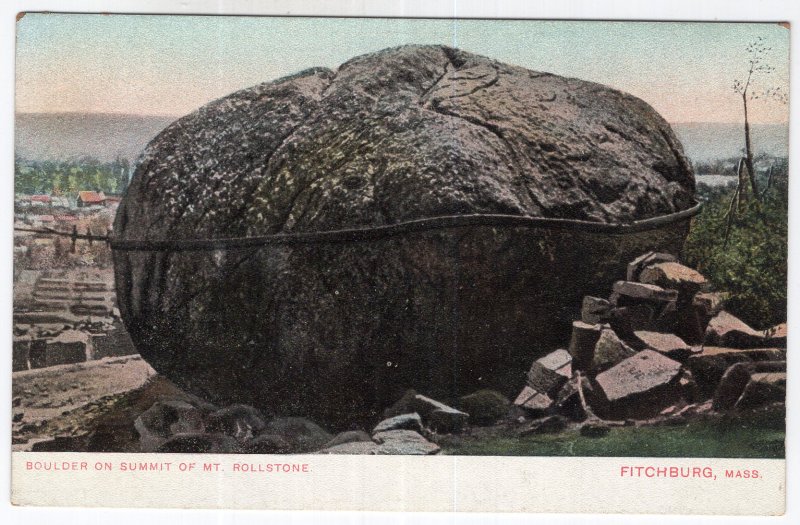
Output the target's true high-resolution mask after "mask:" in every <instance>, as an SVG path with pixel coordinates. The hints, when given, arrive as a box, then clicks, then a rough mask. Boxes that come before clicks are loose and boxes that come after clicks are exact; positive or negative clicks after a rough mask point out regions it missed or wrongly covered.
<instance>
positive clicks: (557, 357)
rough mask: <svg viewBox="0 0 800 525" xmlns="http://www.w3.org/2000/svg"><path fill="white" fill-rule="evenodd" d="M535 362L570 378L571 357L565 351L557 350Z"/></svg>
mask: <svg viewBox="0 0 800 525" xmlns="http://www.w3.org/2000/svg"><path fill="white" fill-rule="evenodd" d="M536 362H537V363H539V364H541V365H543V366H544V367H545V368H549V369H550V370H552V371H553V372H555V373H557V374H560V375H562V376H564V377H572V355H570V353H569V352H568V351H567V350H564V349H558V350H556V351H555V352H551V353H549V354H547V355H546V356H544V357H542V358H539V359H537V360H536Z"/></svg>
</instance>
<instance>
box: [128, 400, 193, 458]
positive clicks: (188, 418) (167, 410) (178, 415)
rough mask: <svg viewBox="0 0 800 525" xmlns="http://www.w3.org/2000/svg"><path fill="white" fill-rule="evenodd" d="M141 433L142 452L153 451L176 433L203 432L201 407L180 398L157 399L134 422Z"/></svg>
mask: <svg viewBox="0 0 800 525" xmlns="http://www.w3.org/2000/svg"><path fill="white" fill-rule="evenodd" d="M133 426H134V428H136V431H137V432H138V433H139V446H140V449H141V451H142V452H153V451H155V450H157V449H158V448H159V447H160V446H161V445H163V444H164V443H165V442H166V441H167V440H168V439H169V438H170V437H172V436H174V435H175V434H183V433H192V432H202V431H203V430H204V428H205V427H204V425H203V416H202V413H201V412H200V410H199V409H197V408H196V407H194V406H193V405H191V404H189V403H187V402H185V401H180V400H164V401H157V402H156V403H153V405H152V406H151V407H150V408H148V409H147V410H145V411H144V412H142V413H141V414H140V415H139V417H137V418H136V420H135V421H134V423H133Z"/></svg>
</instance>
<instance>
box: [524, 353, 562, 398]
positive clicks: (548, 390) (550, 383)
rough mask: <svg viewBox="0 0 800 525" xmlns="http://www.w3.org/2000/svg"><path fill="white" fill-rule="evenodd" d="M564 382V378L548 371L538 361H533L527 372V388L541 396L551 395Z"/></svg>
mask: <svg viewBox="0 0 800 525" xmlns="http://www.w3.org/2000/svg"><path fill="white" fill-rule="evenodd" d="M566 382H567V377H566V376H564V375H562V374H559V373H558V372H555V371H553V370H550V369H549V368H547V367H546V366H544V365H543V364H541V363H540V362H539V361H534V362H533V363H532V364H531V369H530V370H529V371H528V381H527V383H528V386H529V387H531V388H533V389H534V390H536V391H537V392H541V393H542V394H547V395H553V394H555V393H556V392H558V390H559V389H560V388H561V387H562V386H563V385H564V383H566Z"/></svg>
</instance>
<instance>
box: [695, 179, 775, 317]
mask: <svg viewBox="0 0 800 525" xmlns="http://www.w3.org/2000/svg"><path fill="white" fill-rule="evenodd" d="M732 195H733V190H731V189H728V190H726V191H722V192H715V193H714V194H712V195H711V196H710V197H709V200H708V201H707V203H706V205H705V206H704V209H703V211H702V212H701V213H700V215H698V216H697V217H696V218H695V219H694V222H693V224H692V228H691V230H690V233H689V237H688V239H687V240H686V244H685V246H684V260H685V261H686V263H688V264H689V265H691V266H693V267H695V268H697V270H698V271H699V272H701V273H702V274H704V275H705V276H706V277H707V278H708V279H709V280H710V281H711V283H712V285H713V286H714V288H715V289H716V290H720V291H727V292H730V294H731V298H730V300H729V301H728V302H727V303H726V309H727V310H729V311H730V312H731V313H733V314H734V315H736V316H737V317H740V318H741V319H742V320H743V321H745V322H747V323H748V324H750V325H751V326H753V327H754V328H761V329H763V328H767V327H769V326H773V325H775V324H777V323H780V322H784V321H785V320H786V291H787V280H786V278H787V241H788V235H787V234H788V213H787V209H788V207H787V204H788V192H787V191H786V183H785V173H784V172H783V171H782V170H781V172H780V174H779V175H778V176H776V180H775V181H774V182H773V185H772V187H771V188H770V189H769V191H768V193H767V195H766V196H765V197H764V199H763V200H755V199H750V200H749V201H747V202H746V203H745V204H744V205H743V206H742V207H741V208H740V209H739V210H738V212H737V213H736V214H735V215H734V217H735V218H734V220H733V223H732V226H731V228H730V235H729V238H728V241H727V244H726V242H725V231H726V223H727V220H726V212H727V210H728V208H729V203H730V201H731V197H732Z"/></svg>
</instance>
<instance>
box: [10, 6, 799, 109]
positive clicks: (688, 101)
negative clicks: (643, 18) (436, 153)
mask: <svg viewBox="0 0 800 525" xmlns="http://www.w3.org/2000/svg"><path fill="white" fill-rule="evenodd" d="M17 31H18V34H17V84H16V85H17V111H21V112H62V111H80V112H107V113H141V114H161V115H181V114H185V113H188V112H189V111H192V110H194V109H195V108H197V107H199V106H201V105H203V104H205V103H206V102H209V101H210V100H213V99H215V98H218V97H220V96H223V95H226V94H228V93H230V92H232V91H235V90H237V89H241V88H244V87H248V86H251V85H254V84H257V83H259V82H263V81H266V80H270V79H274V78H278V77H281V76H283V75H286V74H289V73H293V72H295V71H298V70H301V69H305V68H307V67H311V66H327V67H332V68H333V67H336V66H337V65H339V64H340V63H342V62H344V61H345V60H347V59H349V58H351V57H353V56H356V55H359V54H362V53H366V52H370V51H376V50H379V49H383V48H386V47H391V46H397V45H401V44H409V43H415V44H447V45H451V46H455V47H459V48H462V49H465V50H467V51H472V52H475V53H479V54H483V55H487V56H490V57H492V58H496V59H498V60H501V61H504V62H509V63H513V64H518V65H521V66H524V67H527V68H530V69H534V70H540V71H549V72H552V73H557V74H561V75H566V76H572V77H578V78H583V79H586V80H592V81H595V82H601V83H603V84H607V85H610V86H612V87H615V88H619V89H622V90H624V91H627V92H629V93H631V94H633V95H636V96H638V97H641V98H643V99H644V100H646V101H647V102H648V103H650V104H651V105H652V106H653V107H655V108H656V109H657V110H658V111H659V112H661V113H662V114H663V115H664V116H665V117H666V118H667V119H668V120H669V121H671V122H689V121H704V122H734V121H739V120H740V119H741V102H740V100H739V99H737V98H736V96H735V95H734V94H733V92H732V89H731V86H732V84H733V80H734V78H736V77H737V76H741V75H742V74H743V73H744V72H745V67H746V55H745V52H744V48H745V46H746V45H747V44H748V42H749V41H751V40H752V39H753V38H755V37H757V36H761V37H764V38H765V39H766V40H767V42H768V45H770V46H772V48H773V49H772V52H771V56H770V59H769V62H770V64H771V65H773V66H774V67H775V68H776V71H775V73H773V74H772V75H771V78H770V79H768V82H769V85H779V86H782V87H784V88H787V87H788V77H789V71H788V69H789V67H788V66H789V59H788V56H789V31H788V30H787V29H785V28H783V27H781V26H778V25H776V24H728V23H726V24H713V23H696V24H689V23H657V22H655V23H642V22H570V21H564V22H559V21H503V20H459V21H453V20H407V19H347V18H269V17H232V16H227V17H215V16H136V15H108V16H106V15H68V14H28V15H26V16H25V17H24V18H23V19H22V20H20V21H19V22H18V24H17ZM762 85H763V86H764V87H766V86H767V85H768V84H766V83H763V84H762ZM752 117H753V120H754V122H785V121H787V120H788V108H787V107H786V106H784V105H780V104H774V103H758V104H754V105H753V108H752Z"/></svg>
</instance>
